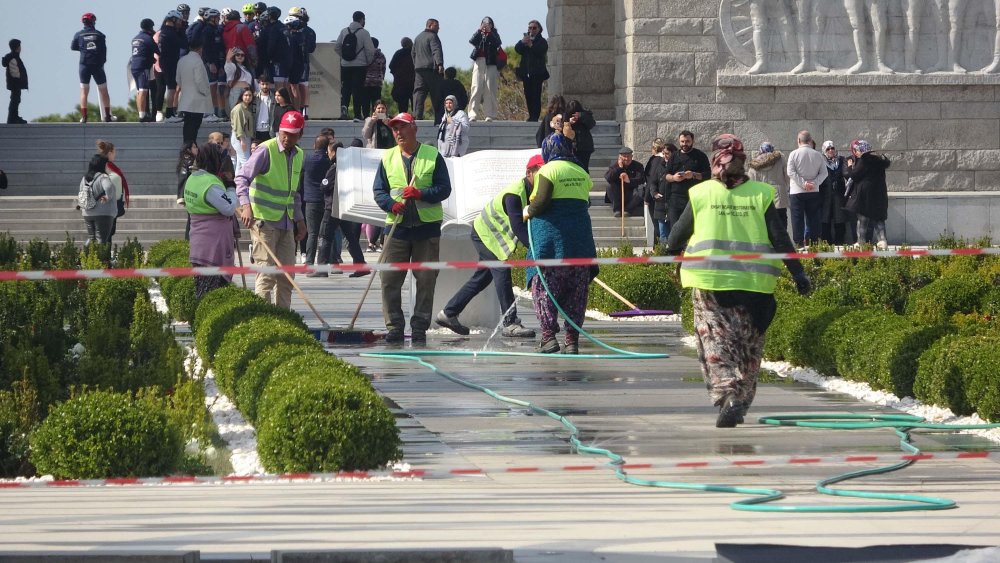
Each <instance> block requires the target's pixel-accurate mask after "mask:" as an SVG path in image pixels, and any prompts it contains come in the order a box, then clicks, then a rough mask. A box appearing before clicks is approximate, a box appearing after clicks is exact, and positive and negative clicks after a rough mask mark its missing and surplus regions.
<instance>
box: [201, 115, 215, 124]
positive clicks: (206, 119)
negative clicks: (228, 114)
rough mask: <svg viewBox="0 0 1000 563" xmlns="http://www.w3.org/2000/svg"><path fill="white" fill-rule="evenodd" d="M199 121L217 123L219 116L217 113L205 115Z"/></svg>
mask: <svg viewBox="0 0 1000 563" xmlns="http://www.w3.org/2000/svg"><path fill="white" fill-rule="evenodd" d="M201 121H202V122H203V123H218V122H219V117H218V116H217V115H206V116H205V117H204V118H202V120H201Z"/></svg>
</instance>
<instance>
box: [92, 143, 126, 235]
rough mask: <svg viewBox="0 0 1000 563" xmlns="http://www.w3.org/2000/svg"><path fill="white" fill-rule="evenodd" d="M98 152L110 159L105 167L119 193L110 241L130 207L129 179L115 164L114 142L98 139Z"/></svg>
mask: <svg viewBox="0 0 1000 563" xmlns="http://www.w3.org/2000/svg"><path fill="white" fill-rule="evenodd" d="M97 154H99V155H101V156H103V157H104V158H106V159H108V164H107V166H106V167H105V168H106V170H107V174H108V178H110V179H111V183H112V184H114V185H115V192H116V193H117V196H116V199H115V217H114V219H113V220H112V221H111V234H110V235H108V242H111V237H113V236H114V235H115V232H116V231H117V230H118V218H119V217H121V216H122V215H125V208H126V207H128V203H129V193H128V180H126V179H125V173H124V172H122V169H121V168H119V167H118V165H117V164H115V158H117V157H118V151H117V150H115V146H114V145H113V144H111V143H109V142H108V141H104V140H101V139H98V140H97Z"/></svg>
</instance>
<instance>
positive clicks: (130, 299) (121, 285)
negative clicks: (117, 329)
mask: <svg viewBox="0 0 1000 563" xmlns="http://www.w3.org/2000/svg"><path fill="white" fill-rule="evenodd" d="M147 287H148V282H147V281H146V279H145V278H142V279H135V278H113V279H98V280H91V281H90V283H89V284H88V285H87V301H86V303H87V318H88V320H89V323H90V324H94V323H97V324H104V323H110V324H115V325H118V326H123V327H127V326H129V325H130V324H132V306H133V304H134V303H135V298H136V297H137V296H140V295H142V296H146V295H147V292H146V289H147ZM83 329H84V331H86V330H87V327H83Z"/></svg>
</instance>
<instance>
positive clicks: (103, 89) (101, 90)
mask: <svg viewBox="0 0 1000 563" xmlns="http://www.w3.org/2000/svg"><path fill="white" fill-rule="evenodd" d="M80 19H81V21H82V22H83V29H81V30H80V31H78V32H76V35H74V36H73V42H72V43H70V49H72V50H74V51H79V52H80V123H86V122H87V96H88V95H89V94H90V79H91V78H93V79H94V82H95V83H97V92H98V94H99V98H100V100H99V101H100V104H101V105H100V108H99V109H100V110H101V114H102V116H103V119H104V121H106V122H109V123H110V122H111V121H112V118H111V97H110V96H109V95H108V78H107V76H106V75H105V74H104V63H105V62H107V60H108V46H107V42H106V39H105V37H104V34H103V33H101V32H100V31H97V28H95V27H94V24H96V23H97V16H95V15H94V14H92V13H90V12H87V13H86V14H83V17H82V18H80Z"/></svg>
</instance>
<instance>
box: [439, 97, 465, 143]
mask: <svg viewBox="0 0 1000 563" xmlns="http://www.w3.org/2000/svg"><path fill="white" fill-rule="evenodd" d="M437 149H438V152H439V153H441V156H464V155H465V153H466V151H468V150H469V116H467V115H466V114H465V112H464V111H462V110H461V109H459V107H458V98H456V97H455V96H451V95H449V96H448V97H447V98H445V99H444V119H442V120H441V125H438V134H437Z"/></svg>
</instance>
